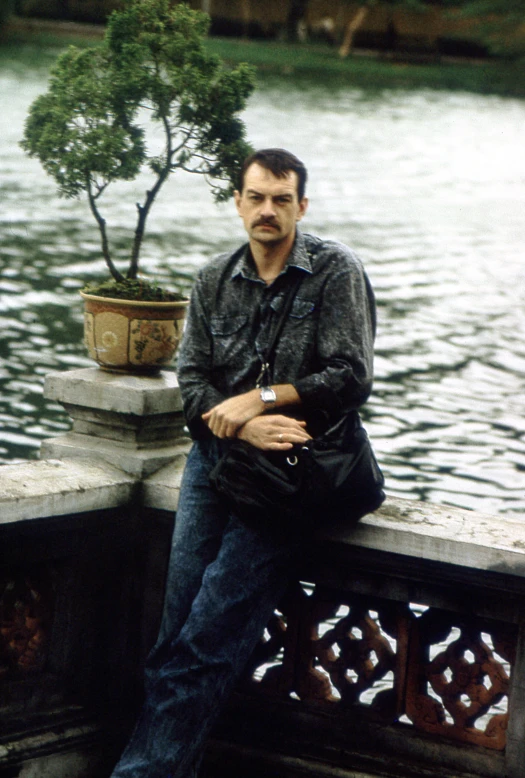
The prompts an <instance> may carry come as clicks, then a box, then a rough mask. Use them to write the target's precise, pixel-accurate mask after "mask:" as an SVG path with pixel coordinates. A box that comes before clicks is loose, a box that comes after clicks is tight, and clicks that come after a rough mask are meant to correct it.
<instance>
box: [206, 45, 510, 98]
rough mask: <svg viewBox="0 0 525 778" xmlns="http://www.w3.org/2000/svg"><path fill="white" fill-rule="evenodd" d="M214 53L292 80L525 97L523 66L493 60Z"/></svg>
mask: <svg viewBox="0 0 525 778" xmlns="http://www.w3.org/2000/svg"><path fill="white" fill-rule="evenodd" d="M208 46H209V48H210V50H211V51H213V52H215V53H216V54H219V55H220V56H222V57H224V59H226V60H228V61H230V62H250V63H251V64H253V65H255V66H256V67H257V68H258V69H260V70H262V71H267V72H274V73H279V74H282V75H285V76H286V75H288V76H297V77H305V78H314V79H316V80H318V81H326V82H327V83H329V82H330V81H333V80H336V81H337V82H338V83H347V84H349V85H353V86H358V87H363V88H376V89H377V88H379V89H388V88H394V89H395V88H404V89H406V88H422V87H423V88H424V87H427V88H433V89H453V90H467V91H472V92H478V93H482V94H500V95H510V96H516V97H525V66H524V65H512V64H509V63H503V62H498V61H494V60H487V61H476V62H468V61H465V62H461V61H458V60H454V61H452V60H442V61H438V60H435V61H429V62H419V63H418V62H414V61H402V60H399V59H397V60H393V59H389V58H387V57H384V56H381V55H380V54H378V53H372V52H366V53H365V52H356V54H355V55H354V56H352V57H348V58H347V59H340V57H339V56H338V54H337V50H336V49H335V48H332V47H328V46H321V45H315V44H284V43H274V42H260V41H248V40H238V39H230V38H210V40H209V41H208Z"/></svg>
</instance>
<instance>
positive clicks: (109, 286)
mask: <svg viewBox="0 0 525 778" xmlns="http://www.w3.org/2000/svg"><path fill="white" fill-rule="evenodd" d="M208 26H209V17H208V16H207V15H206V14H204V13H202V12H200V11H194V10H191V9H190V8H189V6H188V5H186V4H184V3H181V4H179V5H176V6H173V7H172V6H171V3H170V2H169V0H125V1H124V4H123V8H122V10H119V11H115V12H114V13H113V14H112V15H111V16H110V18H109V21H108V25H107V29H106V34H105V37H104V41H103V43H102V44H101V45H99V46H93V47H91V48H88V49H78V48H76V47H74V46H71V47H70V48H69V49H68V50H67V51H66V52H64V53H63V54H62V55H60V56H59V58H58V60H57V62H56V65H55V67H54V68H53V70H52V71H51V79H50V83H49V88H48V91H47V92H46V93H45V94H43V95H40V96H39V97H38V98H37V99H36V100H35V101H34V103H33V104H32V105H31V107H30V109H29V114H28V117H27V120H26V125H25V131H24V137H23V140H22V143H21V145H22V148H23V149H24V150H25V151H26V152H27V153H28V154H29V156H31V157H36V158H38V159H39V160H40V162H41V163H42V165H43V167H44V169H45V171H46V172H47V173H49V174H50V175H51V176H52V177H53V178H54V179H55V181H56V183H57V184H58V191H59V194H60V195H61V196H64V197H67V198H70V197H77V196H79V195H81V194H83V193H84V194H85V195H86V196H87V200H88V202H89V207H90V209H91V213H92V214H93V216H94V218H95V220H96V223H97V225H98V230H99V232H100V240H101V247H102V254H103V256H104V259H105V261H106V264H107V266H108V268H109V271H110V273H111V276H112V279H110V281H109V282H106V283H105V284H102V285H99V286H98V287H97V294H104V295H106V296H112V297H125V298H128V299H130V298H131V299H132V298H134V297H142V298H143V299H166V297H165V294H166V293H165V292H164V291H163V290H160V289H157V288H156V287H155V286H154V285H151V284H150V285H148V284H145V283H144V282H143V281H142V280H140V281H139V280H138V272H139V257H140V251H141V246H142V243H143V239H144V233H145V227H146V221H147V218H148V215H149V213H150V210H151V207H152V205H153V203H154V201H155V198H156V197H157V195H158V194H159V191H160V189H161V188H162V186H163V184H164V183H165V182H166V180H167V179H168V178H169V176H170V175H171V174H172V173H173V172H175V171H176V170H179V169H180V170H185V171H190V172H192V173H198V174H200V175H203V176H204V177H205V178H206V179H207V181H208V182H209V184H210V187H211V190H212V193H213V195H214V197H215V200H216V201H217V202H218V201H221V200H225V199H226V198H228V197H229V196H230V194H231V192H232V190H233V188H234V182H235V180H236V176H237V173H238V168H239V165H240V164H241V162H242V160H243V159H244V157H245V156H246V155H247V154H248V153H249V151H250V147H249V146H248V144H247V143H246V141H245V127H244V123H243V122H242V120H241V119H240V118H239V116H238V114H239V113H240V112H241V111H242V110H243V109H244V107H245V105H246V101H247V99H248V97H249V95H250V94H251V92H252V91H253V88H254V75H253V71H252V69H251V68H249V67H248V66H246V65H240V66H239V67H237V68H236V69H232V70H228V69H226V68H224V67H223V65H222V63H221V62H220V60H219V58H218V57H215V56H213V55H210V54H209V53H208V52H207V51H206V49H205V47H204V37H205V35H206V34H207V31H208ZM159 127H160V129H161V135H162V138H163V141H162V143H163V148H162V149H161V150H160V151H159V150H158V149H153V148H151V147H150V145H149V143H148V138H149V134H148V129H149V130H152V129H155V131H156V134H157V136H158V128H159ZM143 170H148V171H149V174H150V175H151V187H150V188H149V189H148V190H147V191H146V192H145V195H144V199H143V201H142V202H140V203H137V221H136V225H135V230H134V234H133V237H132V239H131V240H130V253H129V264H128V268H127V271H126V272H125V273H122V272H120V270H119V269H118V268H117V266H116V264H115V262H114V260H113V257H112V252H111V249H110V243H109V240H108V234H107V229H106V220H105V219H104V216H103V215H102V211H101V205H100V204H101V200H102V197H103V195H104V194H105V192H106V190H107V188H108V186H109V185H110V184H111V183H112V182H113V181H117V180H124V181H130V180H132V179H134V178H136V177H137V176H138V174H139V173H141V172H142V171H143ZM89 291H91V292H94V288H93V287H90V289H89Z"/></svg>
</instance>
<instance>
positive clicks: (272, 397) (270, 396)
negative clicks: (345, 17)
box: [261, 386, 277, 406]
mask: <svg viewBox="0 0 525 778" xmlns="http://www.w3.org/2000/svg"><path fill="white" fill-rule="evenodd" d="M261 400H262V401H263V403H264V404H265V405H268V406H270V405H273V404H274V403H275V402H276V401H277V395H276V394H275V392H274V391H273V389H272V387H271V386H261Z"/></svg>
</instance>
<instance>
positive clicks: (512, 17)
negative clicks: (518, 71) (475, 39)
mask: <svg viewBox="0 0 525 778" xmlns="http://www.w3.org/2000/svg"><path fill="white" fill-rule="evenodd" d="M445 5H448V6H452V7H453V8H454V9H455V10H456V11H457V12H458V13H460V14H461V15H462V16H465V17H470V18H473V19H476V20H477V24H478V31H479V35H480V37H481V39H482V40H483V42H484V43H485V44H486V45H487V46H488V47H489V49H491V50H492V51H493V52H495V53H498V54H510V55H513V54H520V55H522V56H523V55H525V0H459V1H458V0H445Z"/></svg>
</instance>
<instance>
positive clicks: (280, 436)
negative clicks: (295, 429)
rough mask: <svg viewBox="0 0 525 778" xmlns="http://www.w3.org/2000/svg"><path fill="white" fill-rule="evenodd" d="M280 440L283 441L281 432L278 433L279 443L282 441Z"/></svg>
mask: <svg viewBox="0 0 525 778" xmlns="http://www.w3.org/2000/svg"><path fill="white" fill-rule="evenodd" d="M282 442H283V433H282V432H281V434H280V435H279V443H282Z"/></svg>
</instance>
